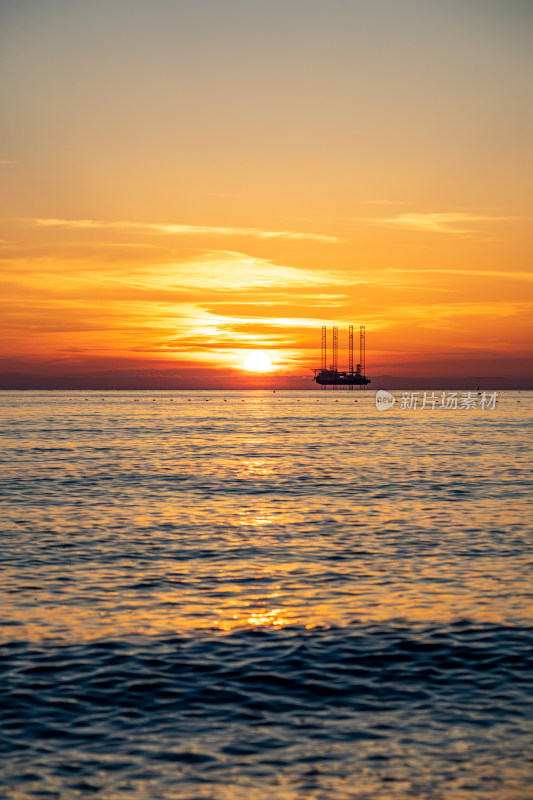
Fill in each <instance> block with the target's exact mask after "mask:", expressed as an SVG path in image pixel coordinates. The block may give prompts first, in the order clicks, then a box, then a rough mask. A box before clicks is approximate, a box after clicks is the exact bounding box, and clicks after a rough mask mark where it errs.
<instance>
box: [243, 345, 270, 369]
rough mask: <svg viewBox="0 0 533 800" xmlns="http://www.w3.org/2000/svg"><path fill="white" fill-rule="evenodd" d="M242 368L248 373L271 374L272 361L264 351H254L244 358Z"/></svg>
mask: <svg viewBox="0 0 533 800" xmlns="http://www.w3.org/2000/svg"><path fill="white" fill-rule="evenodd" d="M242 366H243V369H245V370H246V371H247V372H269V371H270V370H271V369H272V361H271V360H270V356H268V355H267V353H264V352H263V351H262V350H253V351H252V352H251V353H248V354H247V355H246V356H245V357H244V361H243V362H242Z"/></svg>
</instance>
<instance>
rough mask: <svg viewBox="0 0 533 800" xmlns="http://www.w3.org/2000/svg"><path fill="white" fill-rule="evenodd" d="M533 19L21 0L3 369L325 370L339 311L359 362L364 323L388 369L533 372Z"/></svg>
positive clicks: (5, 247) (489, 7)
mask: <svg viewBox="0 0 533 800" xmlns="http://www.w3.org/2000/svg"><path fill="white" fill-rule="evenodd" d="M532 23H533V9H532V7H531V5H530V4H527V3H523V2H520V0H509V2H506V3H499V2H492V0H462V1H461V2H458V1H457V2H456V1H455V0H451V2H447V3H442V2H437V1H436V0H435V2H433V0H405V2H396V0H375V2H365V0H361V2H345V3H342V2H331V3H323V2H320V1H319V0H284V1H283V2H281V1H280V0H279V1H278V0H269V2H268V3H267V2H263V3H262V2H257V3H256V2H249V0H238V1H237V0H222V2H221V1H220V0H198V1H197V2H194V3H192V2H180V1H179V0H176V1H175V2H169V0H151V2H148V0H146V2H144V0H135V2H131V1H130V0H107V2H103V1H100V0H96V1H95V2H92V3H85V4H81V3H80V4H78V3H74V4H73V3H71V2H67V0H40V1H39V2H37V0H22V1H21V2H16V3H15V2H8V3H6V4H4V5H3V6H2V10H1V13H0V29H1V31H2V33H1V34H0V35H1V38H2V41H1V43H0V44H1V47H0V49H1V50H2V51H3V57H2V60H3V70H2V72H3V74H4V76H7V77H4V81H3V86H2V106H3V108H4V117H5V119H6V120H7V123H6V124H5V125H4V126H3V129H2V130H1V131H0V148H1V149H0V175H1V176H2V183H3V186H4V192H3V194H2V199H1V202H0V216H1V218H2V231H1V233H0V239H1V242H0V246H1V255H2V289H1V291H2V297H3V306H4V310H3V314H2V322H1V325H2V331H1V336H0V338H1V341H2V345H1V348H2V350H1V354H0V386H2V387H4V388H16V387H18V386H20V387H22V388H26V387H32V386H36V387H39V388H41V387H48V388H54V387H56V388H76V387H80V388H90V387H96V388H106V387H108V388H122V387H123V388H130V387H132V388H133V387H134V388H141V387H144V388H180V387H184V388H192V387H197V388H211V387H213V386H215V385H223V386H224V387H233V388H241V387H245V386H257V387H262V386H279V387H283V386H285V387H293V388H311V387H312V386H313V384H312V383H311V382H310V377H311V374H312V373H311V372H310V370H311V368H313V367H315V366H319V355H320V354H319V352H318V348H319V343H320V328H321V326H322V325H328V327H331V326H332V325H333V324H337V325H339V327H340V345H341V352H340V359H339V361H340V365H341V366H346V365H347V364H345V362H346V360H347V359H346V355H345V346H346V341H345V339H346V329H347V326H348V324H350V323H353V324H354V325H355V326H359V325H360V324H364V325H365V326H366V331H367V374H368V375H369V376H370V377H371V378H374V379H376V380H374V382H373V384H372V385H371V387H372V388H374V387H376V388H378V387H377V384H378V383H380V381H381V384H383V385H385V384H386V383H387V379H382V378H380V377H379V376H383V375H388V376H391V378H390V379H388V380H389V381H390V380H392V381H393V382H394V380H396V381H397V385H401V382H402V379H403V378H404V377H406V378H410V379H412V380H414V381H415V382H416V381H417V380H418V381H421V383H420V385H421V386H422V385H423V384H424V383H425V382H426V381H428V382H431V380H432V379H433V380H434V381H436V383H437V384H439V382H440V383H442V385H444V384H446V385H449V384H450V381H451V383H453V382H454V380H455V381H456V385H457V386H458V388H459V386H460V381H462V382H465V381H466V382H467V383H468V382H472V381H473V382H474V383H475V382H476V381H477V379H478V378H483V376H485V377H488V378H492V377H497V378H498V380H499V381H500V385H501V387H502V388H504V387H505V386H511V385H516V386H522V385H524V386H525V385H530V383H528V380H530V379H531V361H530V344H531V340H532V336H531V307H532V292H531V288H532V280H533V278H532V275H533V273H532V272H531V267H530V253H531V250H532V247H531V244H532V242H531V206H532V199H531V186H532V185H533V181H532V177H533V176H532V175H531V165H532V158H531V140H532V137H531V134H532V130H531V127H532V126H531V122H532V116H533V114H532V108H531V101H530V85H531V77H532V70H531V66H532V60H533V59H532V55H531V47H530V43H531V33H532V32H533V24H532ZM255 349H261V350H264V351H266V352H268V353H269V355H270V357H271V359H272V361H273V363H274V369H273V371H272V373H270V374H269V375H268V376H264V375H261V376H254V375H247V374H246V373H244V372H243V370H242V368H241V367H242V361H243V358H244V356H245V355H246V353H247V352H248V351H249V350H255ZM398 382H399V383H398ZM494 383H495V382H494V381H493V384H494ZM381 384H380V385H381Z"/></svg>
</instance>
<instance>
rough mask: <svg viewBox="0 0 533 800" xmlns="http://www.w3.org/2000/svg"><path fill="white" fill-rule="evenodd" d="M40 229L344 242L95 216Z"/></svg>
mask: <svg viewBox="0 0 533 800" xmlns="http://www.w3.org/2000/svg"><path fill="white" fill-rule="evenodd" d="M32 222H33V224H35V225H37V226H38V227H39V228H69V229H72V230H134V231H137V232H139V233H161V234H168V235H172V236H242V237H249V238H256V239H289V240H290V239H292V240H311V241H315V242H329V243H331V244H337V243H338V242H340V241H341V239H339V238H338V237H337V236H327V235H325V234H321V233H309V232H306V233H304V232H301V231H265V230H261V229H259V228H232V227H224V226H218V225H174V224H167V223H159V222H128V221H116V222H105V221H103V220H94V219H54V218H47V219H34V220H32Z"/></svg>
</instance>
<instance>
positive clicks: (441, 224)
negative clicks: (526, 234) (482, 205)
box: [372, 212, 513, 234]
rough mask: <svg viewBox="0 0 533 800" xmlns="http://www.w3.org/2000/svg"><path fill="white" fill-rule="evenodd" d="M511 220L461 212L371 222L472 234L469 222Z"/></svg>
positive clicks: (424, 229) (408, 216) (413, 228)
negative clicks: (467, 226) (466, 226)
mask: <svg viewBox="0 0 533 800" xmlns="http://www.w3.org/2000/svg"><path fill="white" fill-rule="evenodd" d="M506 219H513V217H493V216H487V215H483V214H466V213H462V212H449V213H446V212H444V213H442V212H441V213H418V212H411V213H409V214H398V215H397V216H395V217H380V218H377V219H374V220H372V221H373V222H379V223H381V224H383V225H399V226H400V227H403V228H410V229H411V230H419V231H427V232H429V233H457V234H467V233H472V232H473V229H472V228H465V227H464V226H465V225H468V224H469V223H471V222H500V221H501V220H506Z"/></svg>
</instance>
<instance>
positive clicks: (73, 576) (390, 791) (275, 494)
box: [0, 389, 533, 800]
mask: <svg viewBox="0 0 533 800" xmlns="http://www.w3.org/2000/svg"><path fill="white" fill-rule="evenodd" d="M392 394H393V396H394V397H395V403H394V404H393V405H392V406H390V407H388V408H386V409H384V410H380V409H378V408H377V407H376V401H375V399H376V393H375V392H373V391H370V390H369V389H366V390H355V391H342V390H337V391H334V390H327V391H321V390H316V391H307V392H290V391H285V392H284V391H278V392H274V391H245V392H244V391H243V392H239V391H234V392H230V391H226V392H222V391H190V392H184V391H176V392H175V391H167V392H150V391H143V392H140V391H139V392H133V391H124V392H111V391H105V392H104V391H91V392H87V391H85V392H80V391H77V392H73V391H72V392H68V391H57V392H55V391H46V392H44V391H39V392H37V391H24V392H22V391H21V392H16V391H9V392H8V391H6V392H2V393H0V412H1V419H2V422H1V434H2V447H1V449H0V462H1V484H2V511H1V522H0V525H1V528H2V534H1V540H0V569H1V572H0V616H1V647H0V686H1V690H2V697H3V699H2V703H1V708H0V716H1V722H2V728H1V730H2V738H1V762H2V778H1V785H2V789H1V790H0V795H1V796H2V797H3V798H10V800H30V799H31V800H34V799H35V800H37V799H39V800H43V798H59V799H60V800H74V799H75V798H86V797H94V798H102V800H104V799H105V800H118V799H119V798H121V799H122V798H124V799H126V798H128V800H130V799H131V800H140V799H141V798H143V799H144V798H147V799H150V800H363V799H365V800H411V799H412V798H418V799H419V800H531V798H532V797H533V769H532V767H533V763H532V762H533V736H532V732H533V685H532V684H533V680H532V679H533V672H532V656H533V577H532V576H533V570H532V562H533V556H532V550H533V548H532V539H533V536H532V529H533V525H532V514H531V496H532V493H531V473H530V457H531V450H532V447H531V430H532V425H531V423H532V415H533V393H531V392H527V391H523V392H511V391H502V392H499V393H498V396H497V399H495V400H494V402H493V403H492V405H491V402H490V398H485V401H483V402H482V397H483V396H482V393H477V392H474V393H471V395H470V402H464V403H463V404H462V405H461V403H459V404H458V406H457V408H455V407H454V404H453V403H442V402H440V400H439V402H438V403H437V404H435V402H433V403H429V404H425V405H424V404H423V403H422V402H418V403H417V405H416V407H413V404H412V403H411V407H408V406H409V403H406V402H403V403H402V401H401V394H402V393H401V392H392ZM437 394H438V393H437ZM440 394H442V393H440ZM421 395H422V393H421ZM459 398H461V393H459ZM472 401H473V402H472ZM423 405H424V407H422V406H423Z"/></svg>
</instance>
